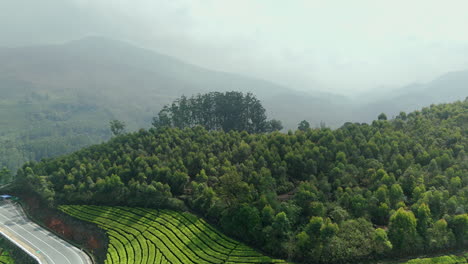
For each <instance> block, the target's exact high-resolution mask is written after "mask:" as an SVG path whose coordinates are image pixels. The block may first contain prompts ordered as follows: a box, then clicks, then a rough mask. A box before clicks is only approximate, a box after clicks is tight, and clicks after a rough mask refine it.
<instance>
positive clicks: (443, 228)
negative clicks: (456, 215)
mask: <svg viewBox="0 0 468 264" xmlns="http://www.w3.org/2000/svg"><path fill="white" fill-rule="evenodd" d="M427 234H428V241H429V247H430V248H434V249H444V248H447V247H449V246H451V245H452V244H453V242H454V240H455V237H454V235H453V233H452V231H451V230H450V229H449V228H448V227H447V221H445V219H440V220H439V221H437V222H435V223H434V226H433V227H432V228H429V230H428V232H427Z"/></svg>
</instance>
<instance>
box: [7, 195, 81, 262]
mask: <svg viewBox="0 0 468 264" xmlns="http://www.w3.org/2000/svg"><path fill="white" fill-rule="evenodd" d="M3 208H4V209H10V208H13V209H14V211H15V212H16V213H17V214H18V215H14V216H11V217H17V216H18V217H19V218H20V219H21V220H23V221H25V225H27V226H29V227H31V228H34V229H38V231H39V232H40V233H42V234H44V235H46V236H47V237H50V238H51V240H52V241H54V242H55V243H59V244H60V245H62V246H63V247H64V248H67V249H68V250H69V251H70V252H72V254H73V255H74V256H77V257H78V258H79V259H80V262H81V264H84V262H83V258H86V260H87V261H86V262H87V263H89V262H88V261H89V259H88V256H87V255H86V257H83V256H81V255H80V254H78V252H77V250H78V249H76V248H75V247H69V246H68V245H67V244H66V243H64V242H63V241H60V240H59V239H58V238H57V237H55V235H54V234H52V233H49V234H48V233H46V232H44V231H43V230H42V227H40V226H38V225H35V224H33V223H30V222H29V219H27V217H26V216H25V215H24V213H21V212H20V211H19V210H18V208H17V207H16V206H14V205H11V204H9V206H5V207H3ZM0 216H1V217H2V218H3V219H6V221H7V222H8V221H10V222H12V223H13V221H12V220H11V219H9V218H8V217H6V216H5V215H1V214H0ZM14 224H15V226H17V227H19V228H21V229H23V230H24V231H26V233H28V234H30V235H31V236H33V237H35V238H36V239H38V240H39V241H40V242H42V243H43V244H45V245H47V246H48V247H50V248H51V249H53V250H55V251H56V252H57V253H59V254H60V255H62V256H63V257H64V258H65V260H66V261H67V262H68V263H69V264H72V263H71V262H70V259H68V257H67V256H65V255H64V254H62V253H61V252H60V251H58V250H57V249H56V248H55V247H53V246H51V245H50V244H49V243H47V242H45V241H44V240H42V239H41V238H39V237H37V236H36V235H34V234H33V233H32V232H30V231H28V230H27V229H25V228H24V227H23V226H21V225H18V224H16V223H14ZM5 227H6V228H8V229H9V230H11V231H12V232H13V233H15V234H16V235H18V236H19V237H21V238H22V239H23V240H25V242H28V243H29V244H30V245H31V246H32V248H33V249H34V248H36V249H37V250H39V248H38V246H37V245H34V243H32V242H31V241H30V240H28V239H26V238H25V237H24V236H22V235H21V234H19V233H18V232H16V231H14V230H13V229H12V228H10V227H9V226H7V225H5ZM80 252H81V251H80ZM41 253H43V255H45V256H46V257H47V258H48V259H50V260H51V261H52V262H51V263H53V264H54V263H55V262H54V260H53V259H52V258H51V257H50V256H49V255H47V253H45V252H44V250H41ZM83 254H86V253H84V252H83ZM59 264H63V263H59Z"/></svg>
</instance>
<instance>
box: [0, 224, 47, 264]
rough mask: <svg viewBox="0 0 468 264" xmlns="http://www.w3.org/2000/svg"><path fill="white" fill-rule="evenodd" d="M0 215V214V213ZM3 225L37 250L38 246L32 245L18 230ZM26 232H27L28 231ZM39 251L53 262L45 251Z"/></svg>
mask: <svg viewBox="0 0 468 264" xmlns="http://www.w3.org/2000/svg"><path fill="white" fill-rule="evenodd" d="M0 216H2V215H0ZM7 220H8V219H7ZM15 225H16V224H15ZM18 226H19V225H18ZM5 227H6V228H8V229H9V230H10V231H11V232H13V233H15V234H16V235H17V236H19V237H21V238H22V239H24V240H25V241H27V242H29V244H30V245H31V246H32V247H34V248H36V250H39V248H38V247H37V246H35V245H34V244H33V243H32V242H31V241H29V240H28V239H27V238H25V237H24V236H22V235H20V234H19V233H18V232H16V231H15V230H13V229H11V228H10V227H9V226H7V225H5ZM23 229H24V228H23ZM28 233H29V232H28ZM41 253H43V254H44V256H46V257H47V258H48V259H50V261H52V263H55V262H54V260H53V259H52V258H51V257H49V255H47V253H45V252H41Z"/></svg>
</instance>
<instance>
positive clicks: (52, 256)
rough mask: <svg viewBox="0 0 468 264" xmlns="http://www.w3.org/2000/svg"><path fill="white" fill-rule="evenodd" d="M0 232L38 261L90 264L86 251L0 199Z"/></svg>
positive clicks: (45, 262)
mask: <svg viewBox="0 0 468 264" xmlns="http://www.w3.org/2000/svg"><path fill="white" fill-rule="evenodd" d="M0 233H1V234H3V235H4V236H6V237H7V238H8V239H10V240H11V241H13V242H14V243H15V244H16V245H18V246H19V247H21V248H22V249H23V250H25V251H26V252H27V253H28V254H29V255H31V256H33V257H34V258H35V259H36V260H38V262H39V263H41V264H90V263H92V262H91V260H90V259H89V257H88V255H86V254H85V253H84V252H82V251H81V250H79V249H78V248H76V247H74V246H72V245H70V244H69V243H67V242H66V241H64V240H62V239H60V238H58V237H57V236H55V235H54V234H52V233H50V232H49V231H47V230H45V229H44V228H42V227H40V226H39V225H37V224H35V223H34V222H32V221H30V220H29V219H27V218H26V216H25V215H24V212H23V211H22V209H21V208H20V207H19V206H17V205H13V204H12V203H11V202H0Z"/></svg>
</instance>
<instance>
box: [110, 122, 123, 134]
mask: <svg viewBox="0 0 468 264" xmlns="http://www.w3.org/2000/svg"><path fill="white" fill-rule="evenodd" d="M125 126H126V125H125V123H124V122H123V121H119V120H117V119H115V120H112V121H110V129H111V131H112V134H113V135H114V136H118V135H121V134H122V133H123V132H124V131H125Z"/></svg>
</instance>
